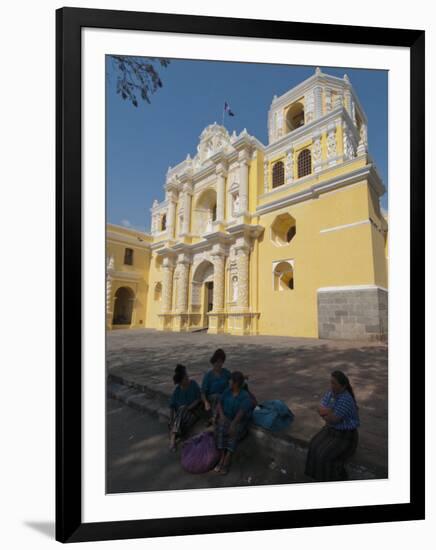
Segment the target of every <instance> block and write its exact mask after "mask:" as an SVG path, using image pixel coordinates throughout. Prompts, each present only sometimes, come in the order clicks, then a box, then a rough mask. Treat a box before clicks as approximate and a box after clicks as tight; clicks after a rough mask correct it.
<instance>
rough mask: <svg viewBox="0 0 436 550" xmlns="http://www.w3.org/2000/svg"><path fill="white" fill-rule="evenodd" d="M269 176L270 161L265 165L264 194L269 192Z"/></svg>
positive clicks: (265, 162)
mask: <svg viewBox="0 0 436 550" xmlns="http://www.w3.org/2000/svg"><path fill="white" fill-rule="evenodd" d="M268 176H269V170H268V161H267V160H265V161H264V163H263V192H264V193H268V191H269V182H268Z"/></svg>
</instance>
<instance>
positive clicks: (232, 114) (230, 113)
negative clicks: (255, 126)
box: [224, 101, 235, 116]
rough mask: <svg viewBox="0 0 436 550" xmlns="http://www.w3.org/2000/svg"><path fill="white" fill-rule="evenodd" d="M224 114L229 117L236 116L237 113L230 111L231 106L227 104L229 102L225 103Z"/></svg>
mask: <svg viewBox="0 0 436 550" xmlns="http://www.w3.org/2000/svg"><path fill="white" fill-rule="evenodd" d="M224 112H225V113H227V114H228V115H229V116H235V113H234V112H233V111H232V110H231V109H230V105H229V104H228V103H227V101H225V102H224Z"/></svg>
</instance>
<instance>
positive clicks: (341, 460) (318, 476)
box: [305, 426, 359, 481]
mask: <svg viewBox="0 0 436 550" xmlns="http://www.w3.org/2000/svg"><path fill="white" fill-rule="evenodd" d="M358 441H359V434H358V431H357V430H336V429H335V428H332V427H331V426H324V428H323V429H322V430H321V431H319V432H318V433H317V434H316V435H315V436H314V437H313V439H312V441H311V442H310V445H309V450H308V453H307V460H306V470H305V474H306V475H307V476H309V477H311V478H313V479H315V480H316V481H344V480H346V479H348V475H347V471H346V470H345V462H346V460H348V459H349V458H350V457H351V456H352V455H353V454H354V453H355V451H356V448H357V444H358Z"/></svg>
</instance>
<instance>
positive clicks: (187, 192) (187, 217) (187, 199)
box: [183, 185, 192, 235]
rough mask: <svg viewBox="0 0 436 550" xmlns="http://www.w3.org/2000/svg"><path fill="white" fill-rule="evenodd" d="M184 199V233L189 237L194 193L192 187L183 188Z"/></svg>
mask: <svg viewBox="0 0 436 550" xmlns="http://www.w3.org/2000/svg"><path fill="white" fill-rule="evenodd" d="M183 193H184V195H183V197H184V208H183V210H184V212H183V233H184V234H185V235H187V234H188V233H189V232H190V228H191V203H192V191H191V186H190V185H185V186H184V187H183Z"/></svg>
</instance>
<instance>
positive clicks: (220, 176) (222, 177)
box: [216, 162, 226, 223]
mask: <svg viewBox="0 0 436 550" xmlns="http://www.w3.org/2000/svg"><path fill="white" fill-rule="evenodd" d="M216 175H217V182H216V221H217V222H218V223H222V222H223V221H224V220H225V193H226V170H225V167H224V165H223V163H222V162H220V163H219V164H217V167H216Z"/></svg>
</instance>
